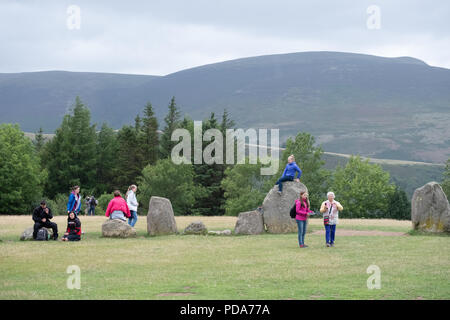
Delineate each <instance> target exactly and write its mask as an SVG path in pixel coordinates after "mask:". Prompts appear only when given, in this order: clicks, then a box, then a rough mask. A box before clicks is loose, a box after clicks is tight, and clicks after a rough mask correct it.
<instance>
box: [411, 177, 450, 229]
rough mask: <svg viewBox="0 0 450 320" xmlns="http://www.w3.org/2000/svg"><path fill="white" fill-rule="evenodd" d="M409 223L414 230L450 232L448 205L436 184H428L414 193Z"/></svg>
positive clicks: (449, 209) (449, 207)
mask: <svg viewBox="0 0 450 320" xmlns="http://www.w3.org/2000/svg"><path fill="white" fill-rule="evenodd" d="M411 222H412V225H413V228H414V229H415V230H421V231H428V232H450V204H449V203H448V199H447V196H446V195H445V193H444V191H443V190H442V187H441V186H440V185H439V184H438V183H437V182H429V183H427V184H426V185H424V186H423V187H421V188H418V189H416V191H414V195H413V197H412V200H411Z"/></svg>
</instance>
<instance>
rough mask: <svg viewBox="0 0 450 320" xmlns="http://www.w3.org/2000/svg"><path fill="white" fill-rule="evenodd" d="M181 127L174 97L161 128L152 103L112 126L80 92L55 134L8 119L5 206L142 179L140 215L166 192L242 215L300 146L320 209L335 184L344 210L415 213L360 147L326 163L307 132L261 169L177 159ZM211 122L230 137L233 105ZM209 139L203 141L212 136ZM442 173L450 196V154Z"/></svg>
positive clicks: (197, 210) (205, 208)
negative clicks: (28, 133) (31, 133)
mask: <svg viewBox="0 0 450 320" xmlns="http://www.w3.org/2000/svg"><path fill="white" fill-rule="evenodd" d="M177 128H184V129H187V130H188V131H189V132H191V137H192V139H193V137H194V134H193V131H194V122H193V120H192V119H190V118H189V117H188V116H184V117H183V118H182V117H181V112H180V110H179V108H178V106H177V104H176V101H175V97H173V98H172V99H171V101H170V103H169V104H168V110H167V115H166V117H165V118H164V124H163V127H162V130H161V131H160V130H159V123H158V120H157V118H156V116H155V113H154V110H153V106H152V104H151V103H150V102H148V103H147V104H146V105H145V106H144V109H143V112H142V115H136V118H135V121H134V124H133V125H124V126H122V127H121V128H120V129H119V130H114V129H113V128H111V127H109V126H108V124H106V123H103V124H102V125H101V127H100V129H99V130H98V128H97V125H96V124H92V123H91V114H90V110H89V108H88V107H87V106H86V105H85V104H84V103H83V102H82V101H81V99H80V98H79V97H77V98H76V99H75V103H74V105H73V108H72V109H71V110H70V112H69V113H68V114H66V115H65V116H64V118H63V120H62V123H61V125H60V126H59V128H58V129H57V130H56V131H55V135H54V137H53V138H52V139H50V140H48V141H47V140H46V139H45V138H44V135H43V130H42V128H41V129H40V130H39V131H38V132H37V133H36V135H35V138H34V140H33V141H31V140H30V139H28V138H27V137H25V136H24V133H23V132H22V131H21V130H20V128H19V126H18V125H12V124H2V125H0V159H1V163H0V213H2V214H29V213H30V210H31V208H32V207H33V206H34V205H36V204H37V203H38V202H39V201H40V200H41V199H42V198H45V199H47V200H48V202H49V206H53V208H52V209H53V211H54V212H56V213H63V212H65V209H64V205H65V202H66V201H67V194H68V193H69V189H70V187H71V186H73V185H80V186H81V190H82V194H84V195H85V196H87V195H95V196H96V197H97V198H98V200H99V206H100V208H101V209H105V208H103V207H102V206H105V205H106V204H107V203H108V201H109V200H110V199H111V198H112V191H113V190H115V189H119V190H121V191H123V192H125V191H126V190H127V187H128V186H129V185H131V184H137V185H138V186H139V189H138V190H139V191H138V199H139V202H140V204H141V205H140V207H139V210H140V214H146V212H147V210H148V203H149V199H150V197H151V196H153V195H156V196H162V197H166V198H169V199H170V200H171V202H172V206H173V208H174V212H175V214H177V215H237V214H239V213H240V212H243V211H248V210H253V209H255V208H257V207H258V206H259V205H261V204H262V201H263V200H264V197H265V195H266V194H267V192H268V191H269V190H270V189H271V188H272V187H273V186H274V184H275V181H276V180H277V179H278V177H279V176H280V175H281V174H282V172H283V170H284V166H285V164H286V162H287V157H288V156H289V155H290V154H293V155H294V156H295V159H296V161H297V163H298V164H299V166H300V168H301V169H302V171H303V174H302V177H301V181H302V182H303V183H304V184H305V185H306V186H307V187H308V189H309V193H310V201H311V206H312V208H313V209H314V210H318V207H319V206H320V203H321V201H322V200H323V199H325V198H326V193H327V191H330V190H332V191H334V192H335V194H336V196H337V197H339V201H340V202H341V203H344V204H345V208H346V210H345V211H344V212H343V213H342V217H343V218H345V217H349V218H394V219H409V218H410V203H409V202H408V199H407V197H406V194H405V192H404V191H403V190H401V189H400V188H399V187H398V186H396V185H395V184H394V183H392V182H391V181H390V180H391V179H390V176H389V173H388V172H386V171H384V170H383V169H382V168H381V167H380V166H379V165H377V164H370V163H369V162H368V160H365V161H363V160H362V159H361V158H360V157H359V156H356V157H351V158H350V160H349V161H348V163H347V164H346V165H345V166H343V167H337V168H336V169H335V170H333V171H330V170H327V169H325V168H324V164H325V162H324V160H322V155H323V150H322V149H321V147H319V146H316V145H315V139H314V137H313V136H312V135H311V134H309V133H305V132H299V133H298V134H297V135H296V136H295V137H293V138H289V139H288V140H287V141H286V148H285V150H284V151H283V153H282V154H281V157H280V160H279V161H280V163H279V170H278V172H277V174H275V175H273V176H262V175H260V168H261V167H262V166H263V164H261V163H259V162H258V164H256V165H255V164H249V163H248V159H247V161H246V163H245V164H236V165H230V164H212V165H208V164H195V165H194V164H181V165H175V164H174V163H173V162H172V161H171V159H170V156H171V151H172V148H173V147H174V146H175V145H176V144H177V143H178V142H176V141H171V136H172V132H173V131H174V130H175V129H177ZM210 128H215V129H218V130H220V131H221V132H222V134H223V136H225V132H226V130H227V129H232V128H234V121H233V120H232V119H231V117H230V115H229V114H228V112H227V111H226V110H224V112H223V114H222V116H221V117H220V119H218V118H216V115H215V114H214V113H211V114H210V116H209V117H208V118H207V119H205V120H203V126H202V130H203V133H204V132H205V131H206V130H208V129H210ZM203 143H204V145H203V147H205V146H206V145H207V144H209V142H203ZM191 145H192V146H193V145H194V143H191ZM443 180H444V181H443V183H442V186H443V188H444V190H445V191H446V193H447V196H448V195H449V186H450V160H449V161H447V167H446V171H445V173H444V179H443ZM99 211H101V210H97V212H99Z"/></svg>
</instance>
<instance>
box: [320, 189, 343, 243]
mask: <svg viewBox="0 0 450 320" xmlns="http://www.w3.org/2000/svg"><path fill="white" fill-rule="evenodd" d="M327 198H328V200H326V201H324V202H322V205H321V206H320V212H321V213H323V222H324V225H325V241H326V242H327V247H334V236H335V233H336V225H337V224H338V215H339V211H342V210H344V208H343V207H342V205H341V204H340V203H339V202H337V201H336V200H334V193H333V192H331V191H330V192H328V193H327Z"/></svg>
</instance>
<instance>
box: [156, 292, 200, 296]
mask: <svg viewBox="0 0 450 320" xmlns="http://www.w3.org/2000/svg"><path fill="white" fill-rule="evenodd" d="M194 294H195V293H193V292H163V293H160V294H158V297H167V296H175V297H177V296H192V295H194Z"/></svg>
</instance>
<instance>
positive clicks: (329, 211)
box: [276, 155, 344, 248]
mask: <svg viewBox="0 0 450 320" xmlns="http://www.w3.org/2000/svg"><path fill="white" fill-rule="evenodd" d="M296 174H297V178H295V176H296ZM301 175H302V170H300V168H299V167H298V165H297V164H296V163H295V158H294V155H290V156H289V157H288V163H287V165H286V168H285V169H284V171H283V175H282V176H281V178H280V179H278V181H277V182H276V184H277V185H278V194H280V195H281V194H282V192H283V182H284V181H294V179H295V180H296V181H297V182H299V181H300V177H301ZM327 198H328V199H327V200H325V201H323V202H322V204H321V205H320V210H319V211H320V213H322V214H323V223H324V226H325V241H326V246H327V247H334V239H335V234H336V225H337V224H338V215H339V211H342V210H343V209H344V208H343V207H342V205H341V204H340V203H339V202H338V201H336V200H334V198H335V194H334V193H333V192H331V191H330V192H328V193H327ZM295 212H296V216H295V220H296V222H297V228H298V244H299V246H300V248H307V247H308V246H307V245H306V244H305V234H306V227H307V225H308V217H309V216H310V215H313V214H315V213H314V211H312V210H311V205H310V203H309V195H308V192H306V191H301V192H300V195H299V198H298V199H296V200H295Z"/></svg>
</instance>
